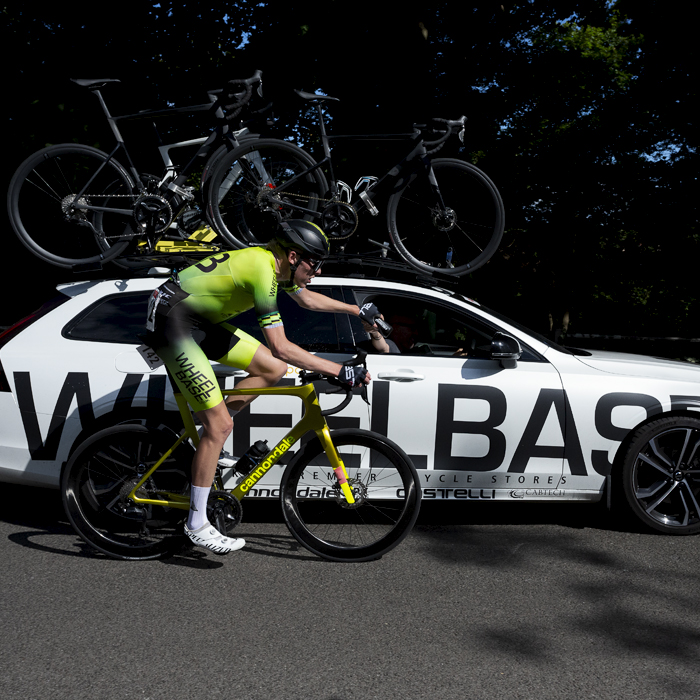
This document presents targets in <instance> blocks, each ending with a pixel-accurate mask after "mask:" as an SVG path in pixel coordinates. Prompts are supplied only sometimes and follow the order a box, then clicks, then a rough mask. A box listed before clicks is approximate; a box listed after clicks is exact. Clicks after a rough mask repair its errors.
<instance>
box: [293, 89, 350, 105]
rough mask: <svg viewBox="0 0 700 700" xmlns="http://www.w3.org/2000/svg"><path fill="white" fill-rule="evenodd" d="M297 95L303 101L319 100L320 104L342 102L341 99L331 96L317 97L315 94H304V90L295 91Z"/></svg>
mask: <svg viewBox="0 0 700 700" xmlns="http://www.w3.org/2000/svg"><path fill="white" fill-rule="evenodd" d="M294 92H296V94H297V95H299V97H301V98H302V99H303V100H317V101H318V102H323V101H324V100H335V102H340V98H339V97H331V96H330V95H317V94H316V93H313V92H304V91H303V90H295V91H294Z"/></svg>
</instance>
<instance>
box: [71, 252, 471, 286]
mask: <svg viewBox="0 0 700 700" xmlns="http://www.w3.org/2000/svg"><path fill="white" fill-rule="evenodd" d="M382 248H383V250H382V252H380V253H372V254H369V255H368V254H362V253H346V252H345V251H341V252H339V253H333V254H331V255H329V256H328V258H327V259H326V261H325V262H324V265H323V269H324V271H325V270H328V271H329V272H330V273H331V274H333V275H334V276H338V277H348V278H356V279H357V278H360V279H362V278H371V279H377V280H383V281H391V282H408V283H411V284H417V285H419V286H422V287H434V286H436V285H437V286H440V287H450V288H452V289H455V288H456V287H457V286H458V284H459V278H458V277H455V276H453V275H448V274H440V273H439V272H437V271H436V272H434V273H432V274H431V273H428V272H424V271H422V270H418V269H416V268H415V267H412V266H411V265H409V264H408V263H407V262H404V261H402V260H400V261H397V260H392V259H391V258H390V257H388V255H387V252H388V253H391V252H392V251H391V250H387V249H386V248H385V247H384V246H382ZM210 255H216V252H211V251H208V252H193V251H188V252H186V253H183V252H178V253H162V252H161V253H154V254H151V255H132V256H125V257H123V258H118V259H117V260H114V261H111V262H112V263H114V265H116V266H118V267H122V268H123V273H122V275H123V276H125V277H148V276H152V275H153V272H152V270H153V268H161V271H159V272H161V274H162V268H167V269H168V270H171V271H172V270H182V269H183V268H185V267H188V266H189V265H193V264H194V263H196V262H197V261H198V260H202V259H204V258H206V257H209V256H210ZM120 263H121V265H120ZM110 267H111V268H112V273H114V271H115V269H114V267H112V266H110ZM103 269H104V268H103V266H102V265H101V264H100V263H97V264H92V265H75V266H73V268H72V270H73V272H74V273H75V274H81V273H82V275H87V276H88V277H91V278H93V277H94V276H95V273H100V272H102V270H103Z"/></svg>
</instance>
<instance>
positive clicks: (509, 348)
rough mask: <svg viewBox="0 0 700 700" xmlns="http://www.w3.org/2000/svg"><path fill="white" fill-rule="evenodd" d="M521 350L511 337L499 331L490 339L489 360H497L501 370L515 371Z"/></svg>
mask: <svg viewBox="0 0 700 700" xmlns="http://www.w3.org/2000/svg"><path fill="white" fill-rule="evenodd" d="M522 354H523V349H522V348H521V347H520V343H519V342H518V341H517V339H516V338H514V337H513V336H512V335H507V334H506V333H501V331H499V332H498V333H496V334H495V335H494V336H493V338H491V359H492V360H499V361H500V363H501V367H503V369H515V367H516V366H517V364H518V360H519V359H520V356H521V355H522Z"/></svg>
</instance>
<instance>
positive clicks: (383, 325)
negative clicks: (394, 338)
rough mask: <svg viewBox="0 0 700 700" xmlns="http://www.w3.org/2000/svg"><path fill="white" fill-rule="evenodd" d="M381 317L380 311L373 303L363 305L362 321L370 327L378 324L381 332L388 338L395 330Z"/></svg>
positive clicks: (361, 311) (361, 309) (361, 310)
mask: <svg viewBox="0 0 700 700" xmlns="http://www.w3.org/2000/svg"><path fill="white" fill-rule="evenodd" d="M380 316H381V313H379V309H378V308H377V307H376V306H375V305H374V304H372V303H371V302H368V303H367V304H363V305H362V307H361V308H360V320H362V321H364V322H365V323H369V325H370V326H374V325H375V324H376V326H377V328H378V329H379V332H380V333H381V334H382V335H383V336H384V337H385V338H386V337H388V336H389V334H390V333H391V331H392V330H393V328H392V327H391V326H390V325H389V324H388V323H387V322H386V321H385V320H384V319H382V318H380Z"/></svg>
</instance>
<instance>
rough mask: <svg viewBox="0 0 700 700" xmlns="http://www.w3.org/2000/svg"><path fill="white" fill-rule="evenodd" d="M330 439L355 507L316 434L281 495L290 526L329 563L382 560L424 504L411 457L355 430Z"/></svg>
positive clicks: (301, 452) (287, 475)
mask: <svg viewBox="0 0 700 700" xmlns="http://www.w3.org/2000/svg"><path fill="white" fill-rule="evenodd" d="M331 435H332V438H333V443H334V444H335V446H336V448H337V449H338V451H339V453H340V454H341V456H342V458H343V461H344V463H345V467H346V469H347V471H348V477H349V483H350V485H351V488H352V489H353V492H354V493H355V496H356V498H357V501H356V504H354V505H352V506H349V505H348V504H347V502H346V501H345V499H344V497H343V496H342V495H341V493H340V489H339V488H338V487H337V482H336V479H335V474H334V473H333V470H332V469H331V468H330V463H329V462H328V458H327V457H326V454H325V452H324V451H323V447H322V445H321V442H320V440H319V439H318V438H317V437H315V438H313V439H311V440H309V441H308V442H306V443H305V444H303V445H302V446H301V447H300V448H299V451H298V452H297V454H296V455H295V456H294V457H293V459H292V461H291V462H290V463H289V465H288V466H287V468H286V469H285V471H284V473H283V475H282V482H281V485H280V498H281V501H282V511H283V513H284V518H285V521H286V523H287V527H288V528H289V530H290V532H291V533H292V535H294V537H295V538H296V540H297V541H298V542H299V543H300V544H301V545H303V546H304V547H306V549H308V550H309V551H311V552H313V553H314V554H317V555H318V556H320V557H322V558H324V559H328V560H330V561H352V562H360V561H370V560H373V559H379V558H380V557H381V556H382V555H383V554H386V553H387V552H388V551H390V550H391V549H393V548H394V547H396V545H398V544H399V543H400V542H401V541H402V540H403V539H404V538H405V537H406V535H408V533H409V532H410V531H411V528H412V527H413V525H414V523H415V522H416V518H417V517H418V511H419V510H420V502H421V489H420V483H419V481H418V474H417V473H416V470H415V468H414V466H413V464H412V462H411V460H410V459H409V457H408V456H407V455H406V453H405V452H404V451H403V450H402V449H401V448H400V447H399V446H398V445H396V444H395V443H394V442H392V441H391V440H389V439H388V438H386V437H384V436H383V435H379V434H378V433H373V432H370V431H367V430H360V429H355V428H348V429H341V430H334V431H332V433H331ZM310 468H311V469H310ZM305 470H308V471H307V472H306V473H305Z"/></svg>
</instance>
